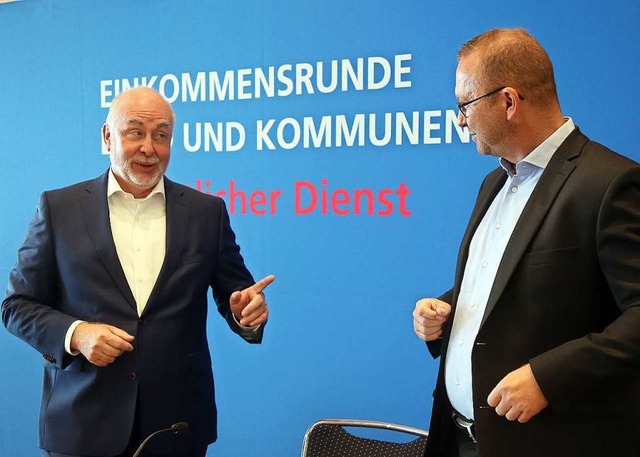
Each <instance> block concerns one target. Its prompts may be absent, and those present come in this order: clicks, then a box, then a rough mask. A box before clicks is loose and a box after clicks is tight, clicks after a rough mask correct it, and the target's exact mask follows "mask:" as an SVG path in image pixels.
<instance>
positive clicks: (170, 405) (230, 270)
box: [2, 174, 263, 456]
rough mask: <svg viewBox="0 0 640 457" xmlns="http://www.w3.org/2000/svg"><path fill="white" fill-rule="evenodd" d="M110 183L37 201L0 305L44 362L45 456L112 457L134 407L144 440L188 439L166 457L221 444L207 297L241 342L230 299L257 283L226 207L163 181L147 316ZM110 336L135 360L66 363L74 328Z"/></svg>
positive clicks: (170, 444) (252, 336) (164, 443)
mask: <svg viewBox="0 0 640 457" xmlns="http://www.w3.org/2000/svg"><path fill="white" fill-rule="evenodd" d="M107 176H108V174H105V175H103V176H102V177H100V178H97V179H94V180H91V181H87V182H83V183H80V184H76V185H73V186H70V187H67V188H64V189H58V190H54V191H49V192H45V193H43V194H42V196H41V199H40V203H39V205H38V209H37V211H36V214H35V216H34V218H33V220H32V222H31V224H30V226H29V229H28V232H27V235H26V239H25V241H24V243H23V245H22V247H21V248H20V250H19V252H18V262H17V264H16V266H15V268H14V269H13V270H12V272H11V275H10V278H9V286H8V291H7V296H6V298H5V300H4V302H3V303H2V319H3V322H4V324H5V326H6V327H7V329H8V330H9V331H10V332H11V333H13V334H14V335H16V336H18V337H19V338H21V339H23V340H24V341H26V342H27V343H28V344H30V345H31V346H33V347H34V348H35V349H36V350H38V351H39V352H40V353H41V354H42V355H43V357H44V359H45V366H44V382H43V389H42V403H41V411H40V446H41V447H42V448H43V449H47V450H50V451H55V452H60V453H65V454H81V455H96V456H102V455H105V456H106V455H115V454H117V453H119V452H122V451H123V450H124V448H125V446H126V445H127V442H128V439H129V434H130V431H131V428H132V423H133V420H134V413H135V408H136V402H139V408H140V410H139V412H140V415H139V417H140V422H141V428H142V433H143V436H144V435H146V434H147V433H151V432H152V431H154V430H157V429H161V428H165V427H168V426H170V425H171V424H173V423H175V422H178V421H185V422H188V423H189V424H190V426H191V432H190V433H189V434H188V435H187V436H169V437H167V438H166V439H164V440H163V439H158V440H157V441H156V447H157V448H159V449H162V450H163V451H165V452H168V451H178V450H180V449H184V448H185V447H186V446H188V445H189V444H190V442H192V441H194V440H195V441H197V442H198V443H201V444H204V443H210V442H213V441H215V439H216V406H215V399H214V383H213V374H212V370H211V358H210V354H209V344H208V342H207V335H206V318H207V311H208V305H207V302H208V300H207V292H208V290H209V288H211V289H212V291H213V296H214V298H215V300H216V303H217V305H218V311H219V312H220V314H222V316H224V317H225V319H226V320H227V322H228V324H229V326H230V327H231V329H232V330H233V331H234V332H236V333H238V334H239V335H241V336H242V337H243V338H245V339H246V340H247V341H250V342H252V343H259V342H260V341H261V339H262V330H263V328H262V327H261V328H260V330H259V331H258V332H257V333H254V332H246V331H243V330H242V329H241V328H240V327H239V326H238V325H237V324H236V322H235V320H234V319H233V316H232V314H231V311H230V308H229V296H230V295H231V293H232V292H233V291H235V290H241V289H243V288H245V287H248V286H250V285H251V284H253V283H254V280H253V278H252V276H251V274H250V273H249V271H248V270H247V268H246V267H245V265H244V261H243V259H242V256H241V255H240V248H239V246H238V245H237V244H236V242H235V235H234V233H233V231H232V230H231V227H230V225H229V216H228V213H227V211H226V208H225V205H224V202H223V201H222V200H221V199H219V198H217V197H212V196H208V195H204V194H202V193H200V192H197V191H195V190H193V189H190V188H188V187H185V186H182V185H179V184H176V183H173V182H172V181H170V180H168V179H166V178H165V192H166V205H167V207H166V208H167V246H166V256H165V260H164V263H163V266H162V269H161V271H160V275H159V277H158V280H157V282H156V284H155V287H154V289H153V291H152V293H151V296H150V298H149V301H148V303H147V306H146V308H145V310H144V312H143V314H142V316H140V317H138V315H137V311H136V303H135V301H134V298H133V295H132V293H131V290H130V288H129V286H128V283H127V280H126V278H125V275H124V272H123V269H122V267H121V265H120V262H119V260H118V256H117V253H116V248H115V244H114V241H113V237H112V235H111V229H110V224H109V210H108V206H107V198H106V188H107ZM76 319H82V320H86V321H92V322H103V323H107V324H110V325H114V326H116V327H118V328H121V329H123V330H125V331H126V332H128V333H129V334H131V335H133V336H135V342H134V350H133V351H132V352H130V353H125V354H123V355H122V356H120V357H119V358H117V359H116V361H115V362H114V363H113V364H111V365H109V366H107V367H104V368H100V367H97V366H95V365H93V364H91V363H90V362H88V361H87V360H86V359H85V358H84V357H83V356H81V355H80V356H76V357H72V356H70V355H69V354H66V353H65V351H64V346H63V342H64V338H65V334H66V332H67V329H68V328H69V326H70V325H71V323H72V322H73V321H75V320H76Z"/></svg>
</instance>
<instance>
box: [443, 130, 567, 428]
mask: <svg viewBox="0 0 640 457" xmlns="http://www.w3.org/2000/svg"><path fill="white" fill-rule="evenodd" d="M574 129H575V125H574V123H573V121H572V120H571V118H567V121H566V122H565V123H564V124H563V125H562V126H561V127H560V128H559V129H558V130H556V131H555V132H554V133H553V134H552V135H551V136H550V137H549V138H547V139H546V140H545V141H544V142H542V143H541V144H540V145H539V146H538V147H537V148H535V149H534V150H533V151H532V152H531V153H530V154H529V155H528V156H527V157H525V158H524V159H523V160H521V161H520V162H518V163H517V164H515V166H514V165H513V164H511V163H510V162H508V161H506V160H504V159H500V165H501V166H502V168H504V170H505V171H506V172H507V175H508V176H507V180H506V182H505V184H504V186H503V187H502V189H501V190H500V192H499V193H498V194H497V195H496V197H495V199H494V200H493V202H492V203H491V206H490V207H489V209H488V211H487V213H486V214H485V215H484V217H483V219H482V221H481V222H480V225H479V226H478V228H477V230H476V232H475V233H474V235H473V238H472V240H471V244H470V247H469V258H468V259H467V263H466V266H465V269H464V275H463V278H462V285H461V289H460V295H459V297H458V300H457V304H456V309H455V315H454V318H453V327H452V329H451V337H450V340H449V346H448V348H447V359H446V362H445V385H446V388H447V394H448V396H449V400H450V402H451V405H452V406H453V408H454V409H455V410H456V411H458V412H459V413H460V414H462V415H464V416H466V417H467V418H469V419H473V418H474V413H473V404H474V398H473V390H472V385H473V384H472V381H473V380H472V374H471V373H472V371H471V352H472V350H473V347H474V344H475V340H476V337H477V336H478V331H479V329H480V323H481V321H482V317H483V315H484V312H485V308H486V306H487V301H488V299H489V294H490V292H491V288H492V287H493V282H494V280H495V278H496V273H497V272H498V268H499V266H500V261H501V260H502V256H503V254H504V251H505V249H506V247H507V243H508V242H509V238H511V234H512V233H513V230H514V228H515V226H516V223H517V222H518V219H519V218H520V215H521V214H522V210H523V209H524V206H525V205H526V203H527V201H528V200H529V197H530V196H531V194H532V193H533V190H534V189H535V187H536V184H538V181H539V180H540V176H541V175H542V172H543V171H544V169H545V167H546V166H547V165H548V163H549V161H550V160H551V157H552V156H553V154H554V153H555V151H556V150H557V149H558V147H559V146H560V145H561V144H562V142H563V141H564V140H565V139H566V138H567V137H568V136H569V134H570V133H571V132H572V131H573V130H574ZM506 374H507V373H505V375H506ZM478 401H480V402H482V403H484V402H485V401H486V400H485V399H478Z"/></svg>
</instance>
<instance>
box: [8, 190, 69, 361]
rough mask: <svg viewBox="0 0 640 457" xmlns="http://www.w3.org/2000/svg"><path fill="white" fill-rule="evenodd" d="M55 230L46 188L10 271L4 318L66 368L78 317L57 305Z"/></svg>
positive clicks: (17, 333)
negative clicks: (68, 340)
mask: <svg viewBox="0 0 640 457" xmlns="http://www.w3.org/2000/svg"><path fill="white" fill-rule="evenodd" d="M51 233H52V228H51V220H50V217H49V206H48V202H47V193H46V192H45V193H43V194H42V195H41V197H40V202H39V204H38V207H37V209H36V213H35V215H34V216H33V219H32V220H31V223H30V225H29V228H28V230H27V235H26V237H25V240H24V242H23V244H22V246H21V247H20V249H19V250H18V260H17V263H16V265H15V267H14V268H13V270H12V271H11V273H10V276H9V284H8V287H7V293H6V297H5V299H4V301H3V302H2V321H3V323H4V325H5V327H6V328H7V329H8V330H9V331H10V332H11V333H13V334H14V335H16V336H17V337H18V338H20V339H22V340H24V341H25V342H27V343H28V344H29V345H31V346H32V347H34V348H35V349H36V350H37V351H39V352H40V353H41V354H42V355H43V356H44V358H45V359H46V360H47V361H48V362H50V363H54V364H55V365H57V366H58V367H60V368H64V367H65V366H66V365H68V364H69V363H70V361H71V356H70V355H68V354H66V352H65V351H64V338H65V334H66V332H67V329H68V328H69V326H70V325H71V324H72V323H73V322H74V321H75V320H76V319H75V318H74V317H73V316H69V315H67V314H65V313H62V312H60V311H59V310H58V309H57V304H58V296H59V287H60V282H59V277H58V271H57V268H56V262H55V255H56V254H55V248H54V244H53V240H52V234H51Z"/></svg>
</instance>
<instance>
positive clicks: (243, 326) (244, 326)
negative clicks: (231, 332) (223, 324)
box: [231, 313, 262, 332]
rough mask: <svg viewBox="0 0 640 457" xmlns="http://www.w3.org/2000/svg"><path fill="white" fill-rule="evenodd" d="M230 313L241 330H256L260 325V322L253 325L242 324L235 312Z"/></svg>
mask: <svg viewBox="0 0 640 457" xmlns="http://www.w3.org/2000/svg"><path fill="white" fill-rule="evenodd" d="M231 315H232V316H233V320H234V321H236V324H238V327H240V328H241V329H242V330H249V331H253V332H256V331H258V329H259V328H260V326H261V325H262V324H258V325H256V326H255V327H251V326H246V325H242V324H241V323H240V321H239V320H238V318H237V317H236V315H235V314H233V313H231Z"/></svg>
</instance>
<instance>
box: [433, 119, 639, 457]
mask: <svg viewBox="0 0 640 457" xmlns="http://www.w3.org/2000/svg"><path fill="white" fill-rule="evenodd" d="M505 180H506V174H505V173H504V171H503V170H502V169H501V168H499V169H496V170H494V171H493V172H492V173H490V174H489V175H488V176H487V177H486V178H485V180H484V182H483V184H482V187H481V189H480V192H479V195H478V199H477V201H476V205H475V208H474V210H473V213H472V215H471V219H470V221H469V225H468V227H467V230H466V233H465V235H464V237H463V240H462V244H461V248H460V252H459V257H458V264H457V269H456V277H455V285H454V288H453V289H452V290H451V291H449V292H448V293H446V294H445V295H444V296H443V297H442V299H444V300H445V301H447V302H449V303H451V304H452V307H453V310H452V315H451V317H450V318H449V321H448V326H447V328H445V332H444V335H443V339H442V340H441V341H438V342H434V343H430V344H429V345H428V346H429V349H430V351H431V352H432V354H433V355H436V356H437V355H442V357H441V361H440V370H439V374H438V381H437V386H436V390H435V393H434V397H435V398H434V408H433V413H432V420H431V426H430V429H431V436H430V439H429V444H428V451H427V454H426V455H428V456H429V457H437V456H449V455H452V454H451V449H452V448H453V447H454V445H455V429H454V426H453V424H452V421H451V405H450V404H449V401H448V398H447V393H446V389H445V385H444V361H445V359H446V348H447V344H448V339H449V336H450V331H451V325H452V323H453V315H454V314H455V306H456V300H457V297H458V294H459V291H460V286H461V283H462V275H463V272H464V268H465V264H466V261H467V257H468V251H469V245H470V242H471V238H472V237H473V234H474V232H475V230H476V229H477V227H478V225H479V224H480V221H481V220H482V218H483V216H484V214H485V213H486V211H487V210H488V208H489V206H490V204H491V202H492V201H493V199H494V197H495V196H496V194H497V193H498V192H499V190H500V188H501V187H502V186H503V184H504V182H505ZM527 363H530V364H531V367H532V370H533V373H534V375H535V377H536V380H537V381H538V384H539V385H540V387H541V389H542V391H543V393H544V395H545V396H546V398H547V399H548V400H549V406H548V407H547V408H546V409H544V410H543V411H542V412H541V413H540V414H538V415H537V416H535V417H534V418H533V419H532V420H530V421H529V422H528V423H526V424H520V423H517V422H515V423H513V422H509V421H507V420H506V419H505V418H503V417H500V416H498V415H497V414H496V413H495V411H494V409H493V408H491V407H489V406H488V405H487V396H488V395H489V393H490V392H491V390H492V389H493V388H494V387H495V385H496V384H497V383H498V382H499V381H500V380H501V379H502V378H503V377H504V376H505V375H506V374H508V373H509V372H511V371H513V370H515V369H517V368H519V367H520V366H522V365H524V364H527ZM472 374H473V397H474V414H475V420H476V430H477V435H478V443H479V452H480V455H481V456H487V457H513V456H518V457H526V456H531V457H534V456H535V457H549V456H562V457H571V456H576V457H578V456H580V457H589V456H594V457H596V456H603V455H612V456H613V455H615V456H618V455H620V456H622V455H624V456H638V455H640V442H639V441H638V439H637V438H636V437H637V436H638V435H639V434H640V166H638V164H637V163H635V162H633V161H631V160H629V159H627V158H624V157H622V156H620V155H618V154H616V153H614V152H612V151H610V150H608V149H607V148H605V147H603V146H601V145H599V144H597V143H594V142H592V141H590V140H589V139H588V138H587V137H585V136H584V135H583V134H582V133H580V132H579V130H577V129H576V130H575V131H574V132H572V133H571V135H570V136H569V137H568V138H567V139H566V140H565V141H564V143H563V144H562V145H561V146H560V148H559V149H558V150H557V151H556V153H555V154H554V156H553V157H552V159H551V161H550V163H549V164H548V166H547V168H546V169H545V170H544V172H543V174H542V176H541V178H540V181H539V182H538V185H537V186H536V188H535V190H534V192H533V193H532V195H531V197H530V199H529V201H528V202H527V205H526V206H525V208H524V210H523V212H522V215H521V217H520V219H519V220H518V223H517V225H516V227H515V229H514V232H513V235H512V236H511V238H510V240H509V243H508V245H507V248H506V250H505V253H504V256H503V258H502V261H501V263H500V266H499V269H498V272H497V275H496V278H495V281H494V284H493V287H492V290H491V293H490V297H489V300H488V303H487V307H486V311H485V314H484V317H483V320H482V324H481V326H480V330H479V332H478V336H477V338H476V340H475V346H474V350H473V352H472Z"/></svg>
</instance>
